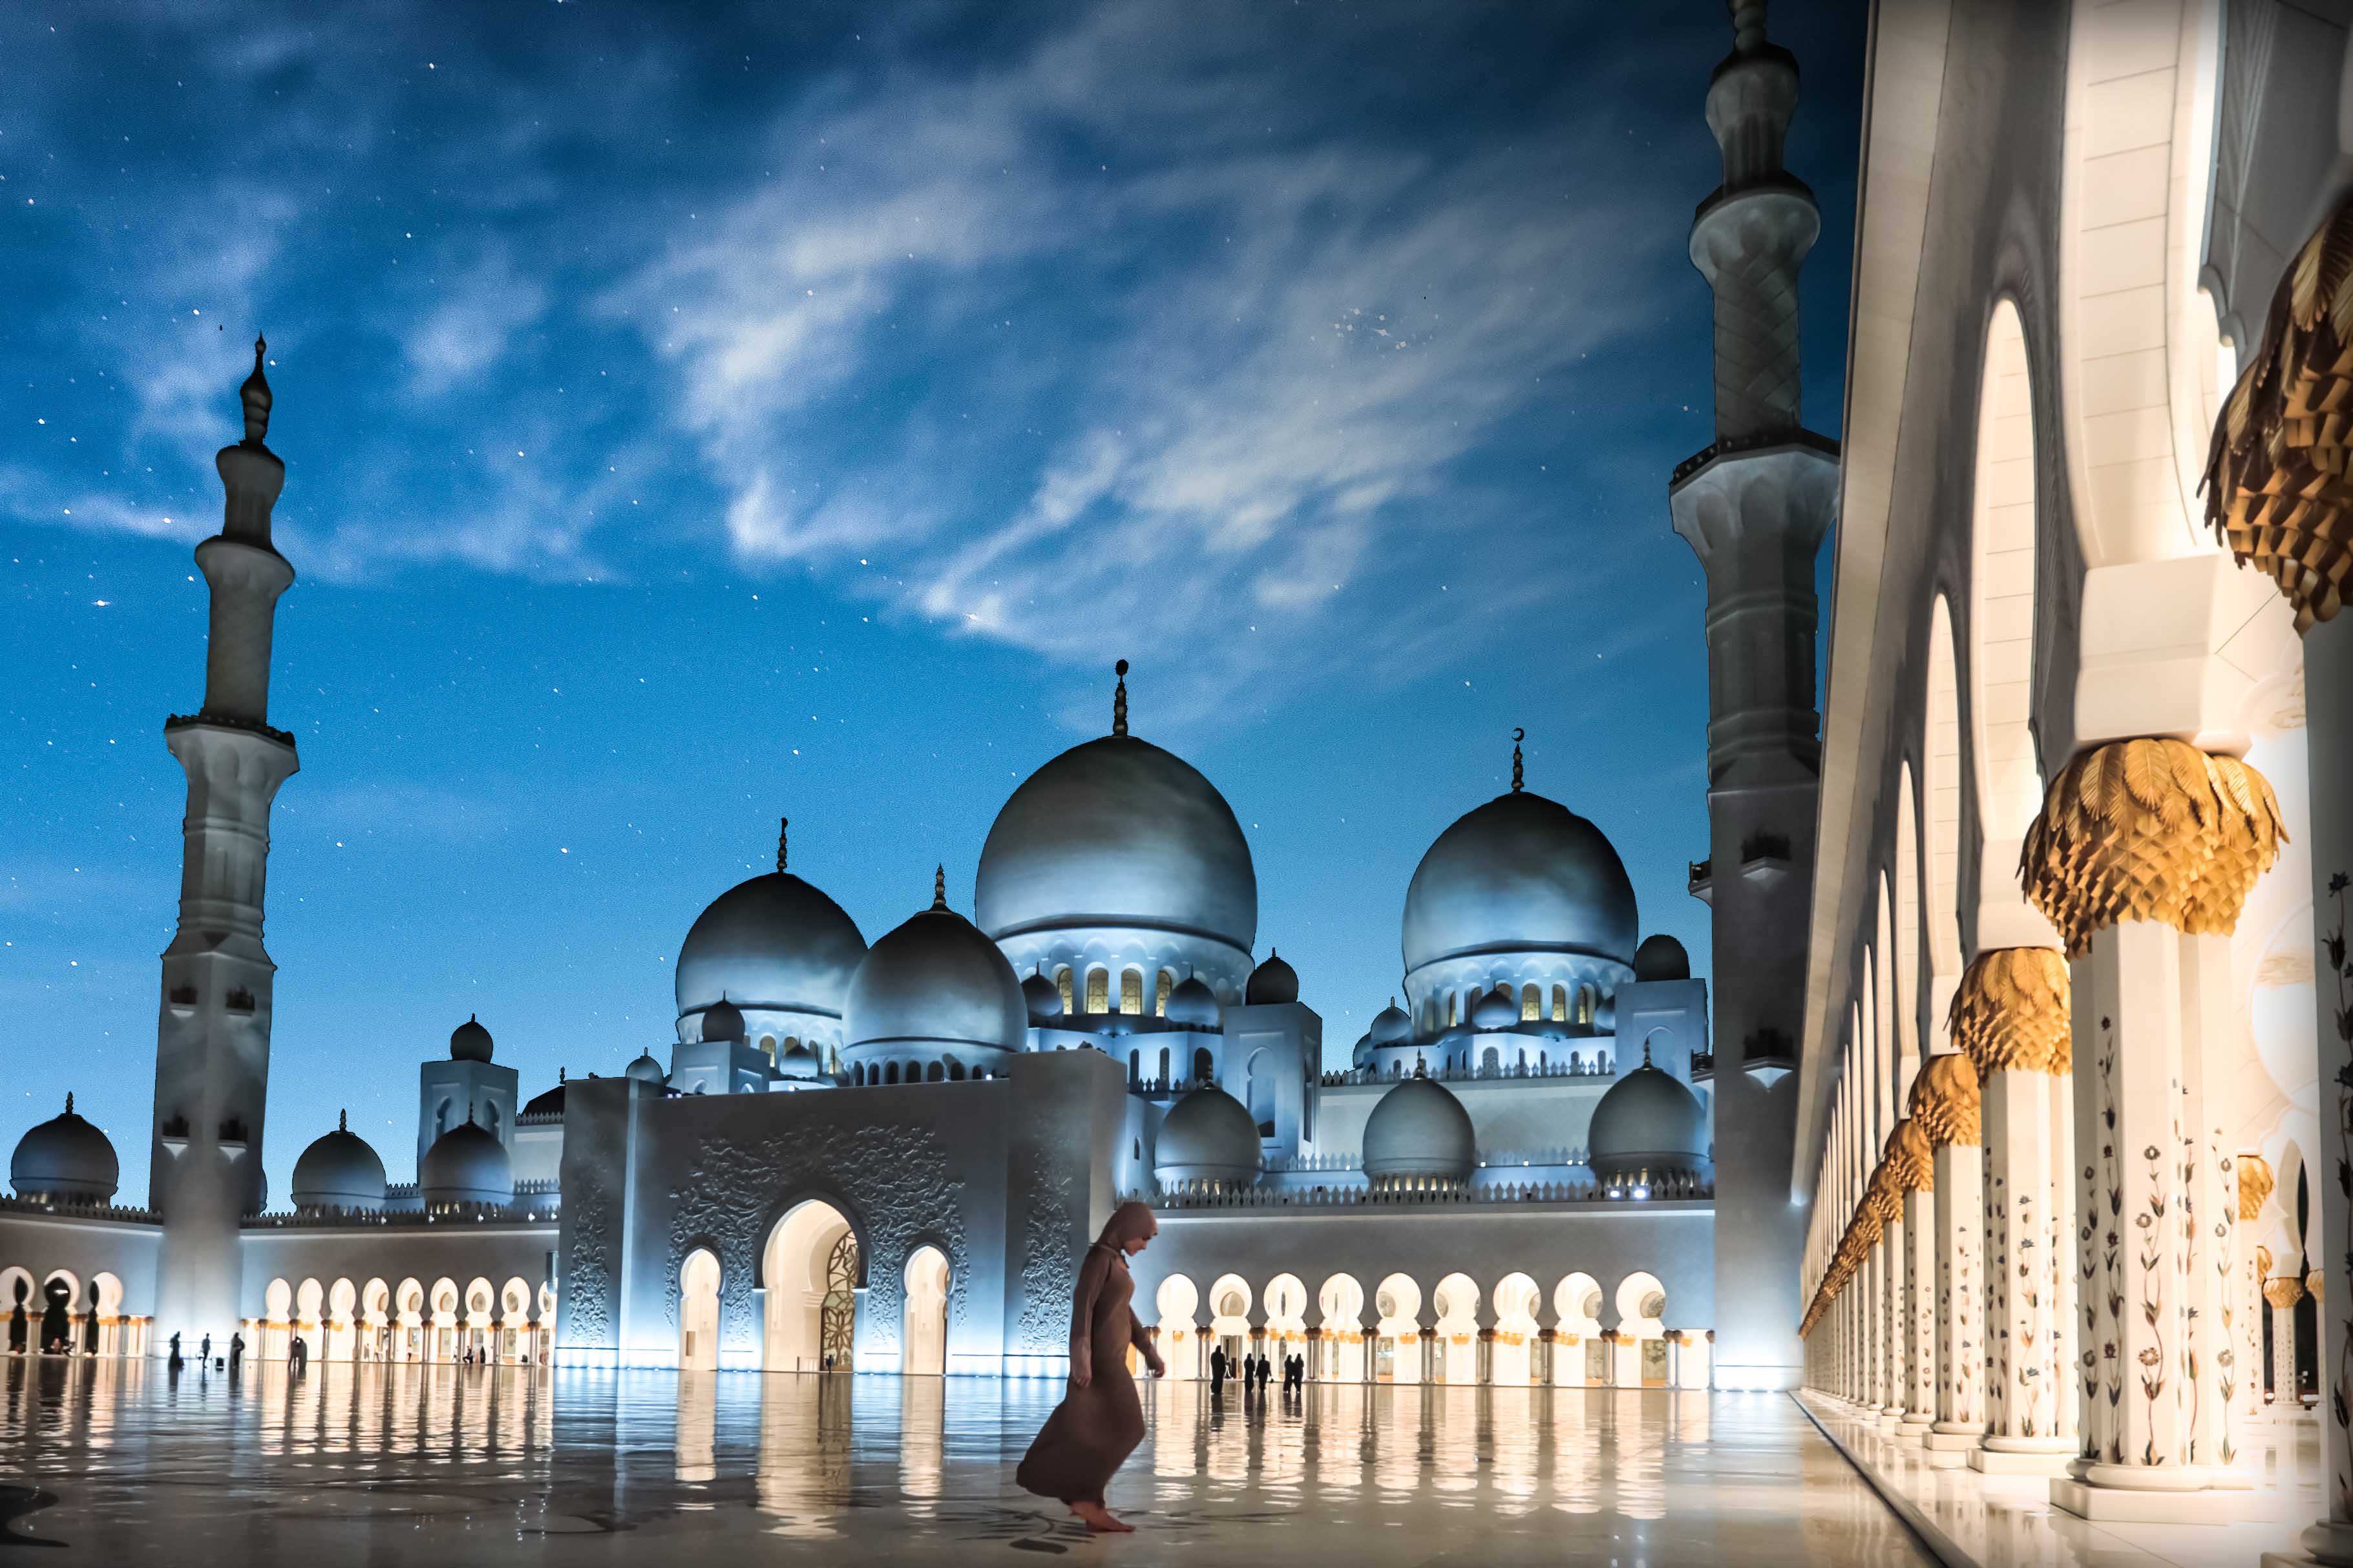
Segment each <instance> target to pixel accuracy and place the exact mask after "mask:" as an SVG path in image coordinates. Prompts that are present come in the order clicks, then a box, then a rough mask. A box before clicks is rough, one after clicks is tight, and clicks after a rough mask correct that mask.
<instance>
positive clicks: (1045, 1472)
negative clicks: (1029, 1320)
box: [1013, 1203, 1167, 1531]
mask: <svg viewBox="0 0 2353 1568" xmlns="http://www.w3.org/2000/svg"><path fill="white" fill-rule="evenodd" d="M1159 1231H1160V1226H1159V1223H1158V1222H1157V1221H1155V1219H1154V1218H1153V1217H1152V1210H1151V1208H1150V1206H1149V1205H1145V1204H1140V1203H1127V1204H1122V1205H1119V1207H1118V1208H1117V1209H1115V1210H1113V1213H1112V1216H1111V1220H1110V1223H1108V1224H1106V1225H1105V1226H1103V1235H1101V1236H1099V1237H1096V1238H1095V1242H1094V1245H1093V1246H1092V1247H1088V1248H1087V1254H1086V1258H1085V1260H1084V1261H1083V1262H1082V1263H1081V1264H1080V1265H1079V1285H1078V1289H1077V1290H1076V1292H1075V1293H1074V1294H1073V1297H1072V1300H1071V1391H1070V1393H1068V1394H1065V1395H1063V1397H1062V1403H1061V1404H1060V1405H1056V1406H1055V1407H1054V1414H1053V1415H1050V1416H1048V1417H1047V1418H1046V1425H1045V1426H1043V1427H1042V1428H1040V1429H1039V1433H1038V1438H1037V1441H1035V1442H1033V1443H1031V1444H1030V1445H1029V1453H1028V1454H1027V1455H1025V1456H1023V1458H1022V1460H1021V1468H1019V1469H1018V1470H1016V1471H1014V1472H1013V1479H1015V1480H1017V1481H1018V1482H1020V1483H1021V1486H1022V1489H1024V1490H1027V1491H1033V1492H1036V1493H1037V1494H1038V1495H1039V1497H1050V1498H1054V1499H1056V1500H1060V1501H1061V1502H1063V1503H1066V1504H1068V1505H1069V1506H1070V1510H1071V1512H1072V1513H1074V1514H1076V1515H1078V1516H1079V1518H1081V1519H1082V1520H1084V1521H1086V1526H1087V1528H1088V1529H1089V1530H1092V1531H1130V1530H1134V1528H1135V1527H1134V1525H1132V1524H1123V1523H1121V1522H1120V1521H1118V1520H1117V1519H1115V1518H1113V1516H1112V1514H1111V1511H1110V1510H1108V1509H1106V1508H1104V1507H1103V1488H1104V1486H1105V1485H1106V1484H1107V1483H1108V1482H1109V1481H1110V1480H1111V1478H1112V1472H1113V1471H1114V1470H1116V1469H1118V1468H1119V1467H1120V1465H1121V1464H1122V1463H1123V1462H1124V1460H1125V1459H1126V1458H1127V1457H1128V1455H1130V1454H1132V1453H1134V1451H1135V1446H1136V1445H1137V1444H1138V1443H1141V1442H1142V1441H1144V1405H1143V1402H1142V1401H1140V1400H1138V1399H1137V1398H1136V1396H1135V1380H1134V1378H1132V1377H1130V1376H1128V1375H1127V1347H1128V1346H1130V1345H1134V1347H1135V1348H1136V1349H1137V1350H1138V1351H1139V1352H1142V1353H1143V1356H1144V1360H1145V1364H1146V1365H1147V1366H1149V1367H1150V1368H1151V1369H1152V1375H1153V1376H1155V1377H1159V1376H1161V1375H1162V1374H1163V1373H1165V1372H1166V1370H1167V1369H1166V1367H1164V1366H1162V1365H1161V1363H1160V1352H1158V1351H1156V1350H1155V1349H1153V1347H1152V1342H1151V1340H1150V1339H1149V1338H1147V1337H1146V1336H1145V1332H1144V1328H1143V1325H1141V1324H1140V1323H1138V1322H1137V1321H1135V1314H1134V1312H1132V1311H1130V1310H1128V1306H1127V1303H1128V1299H1129V1298H1130V1297H1132V1296H1134V1294H1135V1281H1134V1279H1132V1278H1130V1276H1129V1274H1128V1272H1127V1260H1128V1259H1129V1258H1131V1257H1133V1256H1134V1255H1135V1254H1136V1253H1139V1252H1141V1251H1143V1250H1144V1249H1145V1246H1146V1245H1147V1244H1149V1243H1150V1242H1151V1240H1152V1238H1153V1237H1155V1236H1156V1235H1158V1234H1159Z"/></svg>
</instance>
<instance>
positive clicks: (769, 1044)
mask: <svg viewBox="0 0 2353 1568" xmlns="http://www.w3.org/2000/svg"><path fill="white" fill-rule="evenodd" d="M787 1048H789V1042H788V1043H787ZM760 1049H761V1051H762V1052H763V1053H765V1055H766V1057H767V1058H768V1059H769V1060H770V1061H775V1060H776V1036H774V1035H762V1036H761V1037H760Z"/></svg>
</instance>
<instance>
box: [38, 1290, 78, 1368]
mask: <svg viewBox="0 0 2353 1568" xmlns="http://www.w3.org/2000/svg"><path fill="white" fill-rule="evenodd" d="M73 1304H74V1282H73V1279H72V1277H71V1276H70V1275H66V1274H52V1275H50V1276H49V1278H48V1280H47V1283H46V1284H44V1285H43V1286H42V1287H41V1353H43V1354H44V1355H47V1354H51V1353H55V1354H59V1355H63V1354H68V1353H70V1352H72V1350H73V1348H74V1344H73Z"/></svg>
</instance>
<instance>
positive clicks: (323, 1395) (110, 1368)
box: [0, 1358, 1929, 1568]
mask: <svg viewBox="0 0 2353 1568" xmlns="http://www.w3.org/2000/svg"><path fill="white" fill-rule="evenodd" d="M1059 1392H1060V1390H1059V1385H1057V1384H1046V1383H1033V1382H997V1381H994V1380H983V1379H968V1378H956V1379H951V1380H946V1381H943V1380H940V1379H937V1378H908V1379H904V1380H901V1379H896V1378H887V1377H861V1378H851V1377H825V1376H815V1375H800V1376H773V1377H771V1376H762V1375H758V1374H753V1373H691V1374H684V1375H679V1374H672V1373H595V1372H585V1371H568V1370H560V1371H554V1372H549V1371H545V1370H533V1369H528V1368H499V1369H495V1370H492V1369H487V1368H478V1369H462V1368H456V1367H442V1366H433V1367H423V1366H383V1365H377V1364H370V1365H364V1366H350V1365H328V1364H323V1363H313V1364H312V1365H311V1369H310V1372H309V1374H308V1376H307V1377H305V1378H303V1379H301V1380H292V1379H290V1378H289V1377H288V1375H287V1373H286V1370H285V1368H284V1366H283V1365H282V1363H280V1364H265V1365H263V1366H262V1367H261V1368H260V1369H259V1372H258V1373H255V1374H253V1375H249V1376H247V1377H246V1378H244V1379H243V1380H241V1381H240V1382H237V1383H230V1382H229V1381H227V1380H226V1379H224V1378H221V1377H218V1376H214V1377H209V1378H206V1377H200V1376H197V1375H196V1374H195V1371H194V1369H190V1370H189V1371H187V1372H184V1373H181V1374H180V1375H179V1376H178V1377H177V1378H174V1377H173V1376H171V1375H170V1374H168V1373H166V1372H165V1371H164V1369H163V1368H162V1367H161V1366H158V1365H154V1364H151V1363H112V1362H87V1361H84V1362H62V1361H51V1360H42V1359H39V1358H35V1359H33V1360H30V1361H26V1360H21V1359H14V1360H7V1361H6V1362H5V1364H0V1516H5V1515H7V1514H9V1513H11V1512H12V1511H16V1510H22V1509H24V1508H26V1506H27V1505H28V1504H30V1503H32V1502H34V1501H35V1500H30V1499H24V1498H22V1489H37V1490H38V1491H40V1492H42V1493H45V1494H47V1495H49V1496H50V1497H53V1498H54V1499H55V1500H54V1501H53V1502H50V1503H47V1504H46V1505H43V1506H37V1507H32V1508H31V1511H29V1512H21V1511H18V1512H16V1518H15V1520H14V1522H13V1523H12V1524H10V1525H9V1526H8V1529H9V1531H10V1532H11V1533H13V1534H15V1535H16V1536H18V1537H19V1538H22V1537H28V1536H30V1537H39V1538H42V1539H46V1540H51V1541H57V1542H65V1543H67V1544H69V1545H70V1546H72V1547H74V1548H77V1549H79V1551H80V1552H83V1553H86V1554H88V1555H89V1557H90V1559H91V1560H93V1561H114V1562H171V1563H177V1564H185V1565H186V1568H207V1565H210V1564H237V1565H238V1568H245V1565H248V1564H269V1563H302V1564H304V1565H305V1568H311V1565H312V1564H322V1563H351V1562H364V1563H379V1562H381V1563H395V1562H399V1563H407V1562H419V1563H435V1564H458V1563H468V1564H470V1563H549V1562H562V1563H604V1562H607V1561H610V1562H616V1563H617V1562H620V1561H622V1560H623V1559H625V1558H634V1560H636V1561H640V1562H642V1561H677V1560H680V1557H679V1554H681V1553H686V1552H698V1553H718V1554H720V1555H719V1556H718V1557H717V1558H716V1559H714V1560H715V1561H731V1562H732V1561H737V1560H741V1559H744V1558H745V1557H748V1556H749V1555H751V1552H752V1551H753V1550H754V1549H756V1550H757V1551H758V1552H759V1554H760V1556H761V1557H763V1558H764V1559H765V1558H774V1559H777V1560H782V1561H793V1560H804V1559H805V1560H808V1561H823V1562H827V1563H884V1562H903V1561H910V1560H925V1559H928V1560H935V1561H944V1562H969V1561H974V1560H985V1559H986V1558H987V1557H989V1556H993V1555H995V1554H997V1553H998V1552H1008V1551H1022V1552H1043V1553H1047V1554H1057V1555H1059V1554H1068V1553H1071V1552H1077V1553H1081V1554H1095V1555H1106V1554H1113V1555H1116V1556H1118V1557H1119V1558H1120V1559H1121V1560H1123V1561H1126V1562H1134V1563H1171V1562H1176V1561H1177V1560H1178V1559H1179V1558H1180V1557H1181V1558H1183V1559H1185V1560H1187V1561H1189V1562H1192V1563H1275V1562H1281V1563H1325V1562H1347V1563H1352V1564H1356V1565H1358V1568H1377V1565H1378V1564H1381V1563H1422V1562H1429V1561H1433V1560H1436V1559H1440V1558H1446V1559H1450V1560H1453V1559H1460V1558H1464V1557H1472V1558H1475V1560H1477V1561H1478V1562H1480V1563H1482V1564H1490V1563H1560V1562H1563V1561H1590V1562H1596V1563H1622V1564H1625V1565H1626V1568H1640V1565H1650V1564H1667V1563H1714V1562H1719V1561H1733V1562H1737V1563H1742V1564H1743V1565H1744V1568H1767V1565H1770V1564H1778V1563H1873V1564H1879V1563H1888V1564H1914V1563H1927V1562H1928V1561H1929V1559H1928V1558H1927V1557H1926V1555H1925V1553H1923V1552H1921V1551H1920V1549H1919V1547H1918V1546H1917V1544H1916V1542H1915V1541H1914V1539H1913V1537H1912V1536H1911V1535H1910V1534H1909V1533H1908V1532H1907V1531H1905V1528H1904V1527H1903V1525H1902V1524H1901V1523H1900V1522H1898V1521H1897V1520H1896V1519H1895V1517H1894V1515H1893V1514H1892V1513H1891V1512H1890V1511H1889V1510H1887V1508H1886V1507H1885V1506H1884V1505H1883V1503H1882V1502H1881V1501H1880V1500H1878V1498H1877V1497H1876V1496H1875V1495H1874V1494H1873V1492H1872V1491H1871V1490H1870V1489H1869V1488H1868V1487H1867V1486H1865V1485H1864V1484H1863V1482H1862V1479H1860V1478H1859V1477H1858V1476H1857V1475H1856V1473H1855V1472H1854V1470H1853V1468H1852V1467H1851V1466H1850V1465H1848V1463H1847V1462H1846V1461H1845V1459H1843V1458H1841V1456H1840V1455H1839V1454H1838V1452H1837V1451H1836V1450H1835V1449H1834V1448H1833V1447H1831V1445H1830V1444H1829V1443H1828V1442H1826V1441H1824V1440H1823V1438H1822V1436H1821V1435H1820V1433H1819V1432H1818V1431H1816V1430H1815V1429H1814V1427H1813V1426H1811V1424H1810V1423H1809V1422H1808V1420H1807V1419H1806V1417H1805V1415H1804V1413H1803V1412H1801V1411H1800V1410H1799V1408H1798V1407H1797V1406H1796V1405H1794V1404H1793V1403H1792V1402H1791V1401H1790V1400H1789V1399H1788V1398H1787V1397H1785V1396H1781V1395H1768V1394H1698V1393H1688V1394H1671V1393H1668V1392H1665V1391H1662V1390H1648V1391H1641V1392H1633V1391H1629V1392H1625V1393H1619V1392H1615V1391H1610V1390H1600V1389H1596V1390H1584V1389H1559V1390H1551V1389H1516V1388H1502V1389H1484V1388H1461V1387H1456V1388H1445V1387H1430V1388H1419V1387H1411V1386H1403V1387H1388V1386H1384V1387H1376V1388H1369V1389H1368V1388H1363V1387H1357V1386H1347V1387H1338V1386H1334V1387H1311V1388H1310V1389H1309V1390H1308V1391H1307V1394H1306V1395H1305V1397H1304V1398H1303V1399H1293V1400H1291V1401H1287V1402H1286V1401H1285V1400H1283V1399H1282V1398H1281V1397H1280V1395H1278V1396H1277V1397H1275V1398H1274V1399H1272V1400H1271V1401H1265V1402H1261V1401H1260V1400H1258V1399H1256V1398H1252V1399H1250V1400H1249V1401H1248V1402H1247V1403H1245V1402H1244V1401H1242V1400H1240V1399H1238V1398H1234V1397H1231V1396H1229V1397H1226V1398H1224V1399H1222V1400H1219V1399H1212V1398H1211V1397H1210V1395H1209V1394H1208V1389H1207V1387H1206V1386H1205V1385H1203V1384H1192V1383H1173V1384H1146V1385H1145V1411H1146V1414H1147V1415H1148V1417H1149V1419H1150V1423H1151V1429H1150V1431H1149V1432H1148V1433H1147V1434H1146V1436H1145V1440H1144V1446H1143V1447H1141V1448H1139V1449H1138V1450H1137V1451H1136V1454H1135V1457H1134V1458H1132V1459H1131V1460H1130V1461H1129V1462H1128V1465H1127V1467H1126V1468H1125V1469H1124V1470H1123V1471H1122V1472H1121V1474H1120V1476H1119V1478H1118V1479H1116V1480H1115V1481H1114V1482H1113V1487H1112V1493H1111V1502H1112V1506H1113V1508H1114V1509H1116V1510H1119V1511H1121V1512H1122V1513H1124V1514H1125V1515H1127V1516H1128V1517H1129V1518H1130V1519H1132V1520H1134V1521H1135V1522H1136V1524H1137V1525H1138V1526H1139V1527H1140V1529H1139V1533H1138V1534H1136V1535H1134V1536H1132V1537H1126V1538H1122V1539H1118V1540H1101V1539H1090V1538H1088V1537H1087V1536H1086V1535H1085V1534H1084V1533H1083V1532H1082V1531H1080V1530H1079V1529H1078V1528H1077V1526H1076V1525H1075V1523H1073V1522H1072V1521H1069V1520H1068V1519H1067V1518H1066V1517H1064V1516H1062V1515H1061V1513H1060V1509H1059V1508H1057V1507H1054V1506H1053V1505H1050V1504H1048V1503H1046V1502H1044V1501H1042V1500H1039V1499H1036V1498H1032V1497H1029V1495H1027V1494H1026V1493H1023V1492H1022V1491H1020V1490H1019V1489H1017V1488H1016V1487H1015V1486H1014V1485H1013V1465H1014V1462H1015V1461H1016V1460H1017V1459H1018V1458H1019V1456H1020V1454H1021V1452H1022V1450H1023V1449H1024V1448H1025V1447H1027V1446H1028V1444H1029V1438H1030V1436H1031V1435H1032V1434H1033V1433H1034V1432H1035V1431H1036V1429H1037V1427H1038V1426H1039V1423H1040V1422H1042V1421H1043V1420H1044V1419H1045V1416H1046V1413H1047V1412H1048V1411H1049V1410H1050V1408H1052V1405H1053V1403H1054V1400H1055V1398H1056V1397H1057V1395H1058V1394H1059ZM755 1537H756V1538H759V1539H758V1540H756V1541H755V1540H754V1539H753V1538H755ZM649 1552H659V1553H662V1554H663V1555H661V1556H658V1557H650V1558H649V1557H648V1556H647V1553H649Z"/></svg>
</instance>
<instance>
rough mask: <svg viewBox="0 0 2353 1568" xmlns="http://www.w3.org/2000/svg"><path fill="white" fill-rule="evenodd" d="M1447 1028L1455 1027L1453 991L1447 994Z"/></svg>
mask: <svg viewBox="0 0 2353 1568" xmlns="http://www.w3.org/2000/svg"><path fill="white" fill-rule="evenodd" d="M1446 1026H1447V1027H1448V1028H1450V1029H1451V1028H1452V1027H1454V993H1453V992H1451V991H1450V992H1448V993H1447V994H1446Z"/></svg>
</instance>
